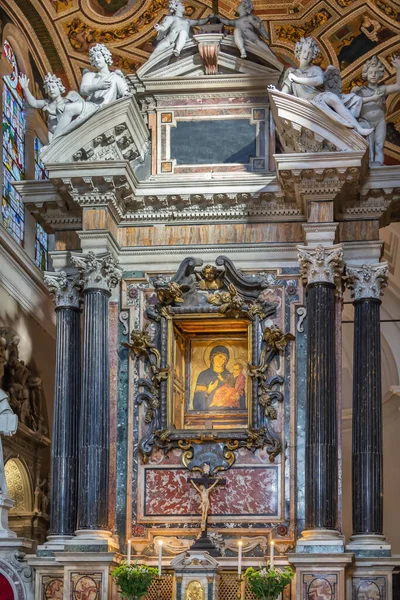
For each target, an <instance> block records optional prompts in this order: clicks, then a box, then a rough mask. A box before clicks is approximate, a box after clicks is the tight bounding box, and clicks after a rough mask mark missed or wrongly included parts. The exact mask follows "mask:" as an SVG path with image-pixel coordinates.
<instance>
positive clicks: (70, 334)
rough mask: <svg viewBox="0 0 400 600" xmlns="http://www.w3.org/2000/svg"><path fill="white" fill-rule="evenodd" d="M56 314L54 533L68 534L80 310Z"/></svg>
mask: <svg viewBox="0 0 400 600" xmlns="http://www.w3.org/2000/svg"><path fill="white" fill-rule="evenodd" d="M56 314H57V339H56V374H55V391H54V419H53V440H52V476H51V512H50V535H62V536H65V535H66V536H68V535H73V534H74V532H75V529H76V518H77V490H78V422H79V404H80V311H79V309H78V308H75V307H65V306H61V307H58V308H57V309H56Z"/></svg>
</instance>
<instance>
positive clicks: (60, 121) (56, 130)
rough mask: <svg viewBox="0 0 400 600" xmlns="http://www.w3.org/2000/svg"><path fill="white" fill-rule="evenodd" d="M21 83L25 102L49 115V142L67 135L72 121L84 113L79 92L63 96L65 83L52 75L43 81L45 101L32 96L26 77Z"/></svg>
mask: <svg viewBox="0 0 400 600" xmlns="http://www.w3.org/2000/svg"><path fill="white" fill-rule="evenodd" d="M19 83H20V85H21V87H22V89H23V90H24V96H25V100H26V101H27V103H28V104H29V106H31V107H32V108H41V109H42V110H43V111H44V112H45V113H46V114H47V127H48V130H49V142H51V141H52V140H53V138H56V137H58V136H59V135H62V134H63V133H65V130H66V129H67V128H68V127H69V125H70V124H71V123H72V121H74V120H76V118H77V117H78V116H79V115H81V114H82V113H83V112H84V109H85V101H84V99H83V98H82V97H81V96H80V95H79V94H78V93H77V92H69V93H68V94H67V95H66V96H63V93H64V92H65V87H64V85H63V82H62V81H61V79H60V78H59V77H56V75H53V74H52V73H47V75H46V77H45V78H44V80H43V87H44V91H45V93H46V95H47V98H46V99H44V100H38V99H36V98H35V97H34V96H33V95H32V94H31V92H30V91H29V79H28V78H27V76H26V75H23V74H22V75H20V77H19ZM92 112H93V111H92Z"/></svg>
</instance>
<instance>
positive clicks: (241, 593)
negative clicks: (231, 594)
mask: <svg viewBox="0 0 400 600" xmlns="http://www.w3.org/2000/svg"><path fill="white" fill-rule="evenodd" d="M236 598H237V599H238V600H245V581H244V577H243V575H240V576H238V591H237V594H236Z"/></svg>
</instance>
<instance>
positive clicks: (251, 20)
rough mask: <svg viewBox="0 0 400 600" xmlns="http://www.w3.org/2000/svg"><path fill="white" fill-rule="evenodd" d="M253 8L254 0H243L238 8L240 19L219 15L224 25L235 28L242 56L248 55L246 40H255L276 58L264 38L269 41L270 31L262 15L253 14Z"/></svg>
mask: <svg viewBox="0 0 400 600" xmlns="http://www.w3.org/2000/svg"><path fill="white" fill-rule="evenodd" d="M253 10H254V6H253V2H252V0H242V2H241V3H240V4H239V6H238V8H237V12H238V14H239V18H238V19H231V20H230V19H223V18H222V17H221V16H220V15H218V18H219V20H220V21H221V23H223V24H224V25H228V26H229V27H234V28H235V31H234V34H233V35H234V39H235V44H236V46H237V47H238V48H239V51H240V56H241V57H242V58H246V57H247V52H246V48H245V43H246V42H253V44H256V46H258V47H259V48H260V49H261V50H263V51H264V52H267V53H268V54H271V55H272V56H273V57H274V58H276V56H275V54H274V53H273V52H272V50H271V49H270V47H269V46H268V45H267V44H266V43H265V42H264V41H263V39H262V38H264V40H268V41H269V39H270V38H269V33H268V31H267V30H266V29H265V26H264V23H263V22H262V20H261V19H260V17H257V15H254V14H253Z"/></svg>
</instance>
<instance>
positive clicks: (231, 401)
mask: <svg viewBox="0 0 400 600" xmlns="http://www.w3.org/2000/svg"><path fill="white" fill-rule="evenodd" d="M245 387H246V377H245V376H244V374H243V365H241V364H240V363H235V364H234V365H233V367H232V374H229V375H228V376H227V378H226V382H225V384H224V385H223V386H222V387H220V388H219V389H218V390H217V391H216V392H215V394H214V398H213V401H212V403H211V404H210V408H213V407H224V408H227V407H228V408H242V407H243V406H242V405H243V404H244V402H243V399H244V390H245ZM243 408H244V407H243Z"/></svg>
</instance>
